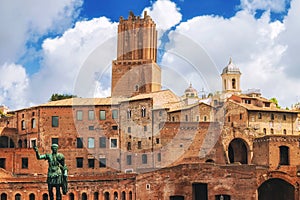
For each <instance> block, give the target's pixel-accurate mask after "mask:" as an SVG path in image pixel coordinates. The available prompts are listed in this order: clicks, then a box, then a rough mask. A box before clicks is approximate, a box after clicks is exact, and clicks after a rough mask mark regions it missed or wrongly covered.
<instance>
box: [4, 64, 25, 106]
mask: <svg viewBox="0 0 300 200" xmlns="http://www.w3.org/2000/svg"><path fill="white" fill-rule="evenodd" d="M0 74H1V78H0V94H1V95H0V105H1V104H4V105H9V106H10V107H12V108H15V109H16V108H22V107H24V106H28V102H27V98H26V91H27V89H28V76H27V74H26V71H25V68H24V67H23V66H21V65H15V64H7V63H5V64H3V65H2V66H0Z"/></svg>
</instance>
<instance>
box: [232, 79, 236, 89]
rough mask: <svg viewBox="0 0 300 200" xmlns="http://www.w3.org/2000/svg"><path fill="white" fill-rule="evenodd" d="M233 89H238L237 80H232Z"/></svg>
mask: <svg viewBox="0 0 300 200" xmlns="http://www.w3.org/2000/svg"><path fill="white" fill-rule="evenodd" d="M232 89H236V80H235V78H233V79H232Z"/></svg>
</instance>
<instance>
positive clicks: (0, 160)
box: [0, 158, 6, 169]
mask: <svg viewBox="0 0 300 200" xmlns="http://www.w3.org/2000/svg"><path fill="white" fill-rule="evenodd" d="M5 163H6V159H5V158H0V168H2V169H5Z"/></svg>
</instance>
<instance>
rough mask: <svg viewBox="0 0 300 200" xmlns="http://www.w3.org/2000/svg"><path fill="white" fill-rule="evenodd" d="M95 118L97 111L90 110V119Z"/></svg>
mask: <svg viewBox="0 0 300 200" xmlns="http://www.w3.org/2000/svg"><path fill="white" fill-rule="evenodd" d="M94 119H95V113H94V111H93V110H89V120H94Z"/></svg>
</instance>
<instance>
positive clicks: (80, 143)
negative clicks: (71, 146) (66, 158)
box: [76, 138, 83, 148]
mask: <svg viewBox="0 0 300 200" xmlns="http://www.w3.org/2000/svg"><path fill="white" fill-rule="evenodd" d="M76 147H77V148H83V138H77V139H76Z"/></svg>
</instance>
